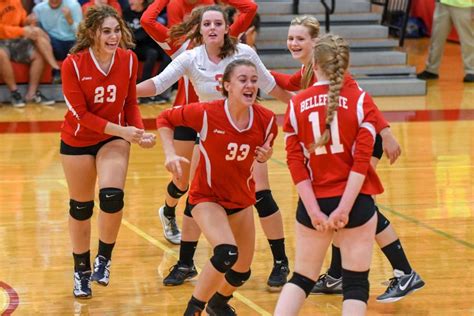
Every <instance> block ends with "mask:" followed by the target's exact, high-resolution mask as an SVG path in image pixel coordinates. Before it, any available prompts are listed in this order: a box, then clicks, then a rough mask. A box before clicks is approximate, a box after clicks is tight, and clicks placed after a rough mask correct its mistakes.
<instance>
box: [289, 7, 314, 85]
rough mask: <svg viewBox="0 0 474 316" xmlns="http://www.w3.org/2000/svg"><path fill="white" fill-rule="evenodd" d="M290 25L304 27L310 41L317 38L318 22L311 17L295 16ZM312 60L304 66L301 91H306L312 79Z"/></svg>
mask: <svg viewBox="0 0 474 316" xmlns="http://www.w3.org/2000/svg"><path fill="white" fill-rule="evenodd" d="M292 25H301V26H304V27H305V28H306V29H307V30H308V32H309V35H310V36H311V38H312V39H315V38H317V37H318V36H319V26H320V25H319V21H318V20H317V19H316V18H315V17H314V16H311V15H303V16H297V17H296V18H294V19H293V20H291V23H290V26H292ZM313 76H314V72H313V60H312V59H311V61H310V62H309V64H308V65H305V69H304V73H303V75H302V77H301V89H306V88H308V87H309V86H310V84H311V81H312V79H313Z"/></svg>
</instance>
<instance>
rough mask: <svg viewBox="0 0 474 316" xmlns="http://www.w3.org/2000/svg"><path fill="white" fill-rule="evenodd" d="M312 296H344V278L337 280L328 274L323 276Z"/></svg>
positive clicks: (314, 288) (317, 282)
mask: <svg viewBox="0 0 474 316" xmlns="http://www.w3.org/2000/svg"><path fill="white" fill-rule="evenodd" d="M310 294H342V277H340V278H339V279H336V278H333V277H332V276H330V275H329V274H327V273H324V274H321V275H320V276H319V279H318V280H317V281H316V284H315V285H314V287H313V289H312V290H311V293H310Z"/></svg>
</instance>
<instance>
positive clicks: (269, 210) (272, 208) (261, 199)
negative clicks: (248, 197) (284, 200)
mask: <svg viewBox="0 0 474 316" xmlns="http://www.w3.org/2000/svg"><path fill="white" fill-rule="evenodd" d="M255 199H256V200H257V202H256V203H255V208H256V209H257V212H258V216H259V217H267V216H270V215H272V214H275V213H276V212H278V205H277V203H276V202H275V200H274V199H273V195H272V191H271V190H262V191H258V192H256V193H255Z"/></svg>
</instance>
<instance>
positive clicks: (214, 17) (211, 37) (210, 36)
mask: <svg viewBox="0 0 474 316" xmlns="http://www.w3.org/2000/svg"><path fill="white" fill-rule="evenodd" d="M227 32H228V27H227V25H226V23H225V19H224V15H223V14H222V12H219V11H206V12H204V13H203V15H202V19H201V25H200V33H201V35H202V38H203V42H204V43H205V44H206V45H223V44H224V35H225V34H227Z"/></svg>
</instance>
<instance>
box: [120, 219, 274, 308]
mask: <svg viewBox="0 0 474 316" xmlns="http://www.w3.org/2000/svg"><path fill="white" fill-rule="evenodd" d="M122 224H124V225H125V226H126V227H127V228H128V229H130V230H131V231H133V232H134V233H136V234H137V235H139V236H140V237H142V238H143V239H145V240H146V241H148V242H149V243H151V244H152V245H154V246H156V247H158V248H160V249H161V250H163V251H164V252H168V253H172V255H173V257H175V258H176V259H178V254H177V253H176V251H174V250H173V249H171V248H169V247H168V246H166V245H165V244H164V243H162V242H161V241H159V240H157V239H155V238H153V237H152V236H150V235H148V234H147V233H145V232H144V231H143V230H141V229H140V228H138V227H137V226H135V225H133V224H132V223H130V222H129V221H127V220H126V219H122ZM199 270H201V269H198V271H199ZM199 272H200V271H199ZM233 296H234V297H235V298H236V299H238V300H239V301H241V302H242V303H244V304H245V305H247V306H248V307H250V308H251V309H253V310H254V311H256V312H257V313H259V314H260V315H265V316H271V314H270V313H269V312H267V311H266V310H265V309H263V308H261V307H260V306H258V305H257V304H256V303H254V302H253V301H252V300H250V299H248V298H247V297H245V296H244V295H242V294H240V293H239V292H238V291H235V292H234V293H233Z"/></svg>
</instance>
